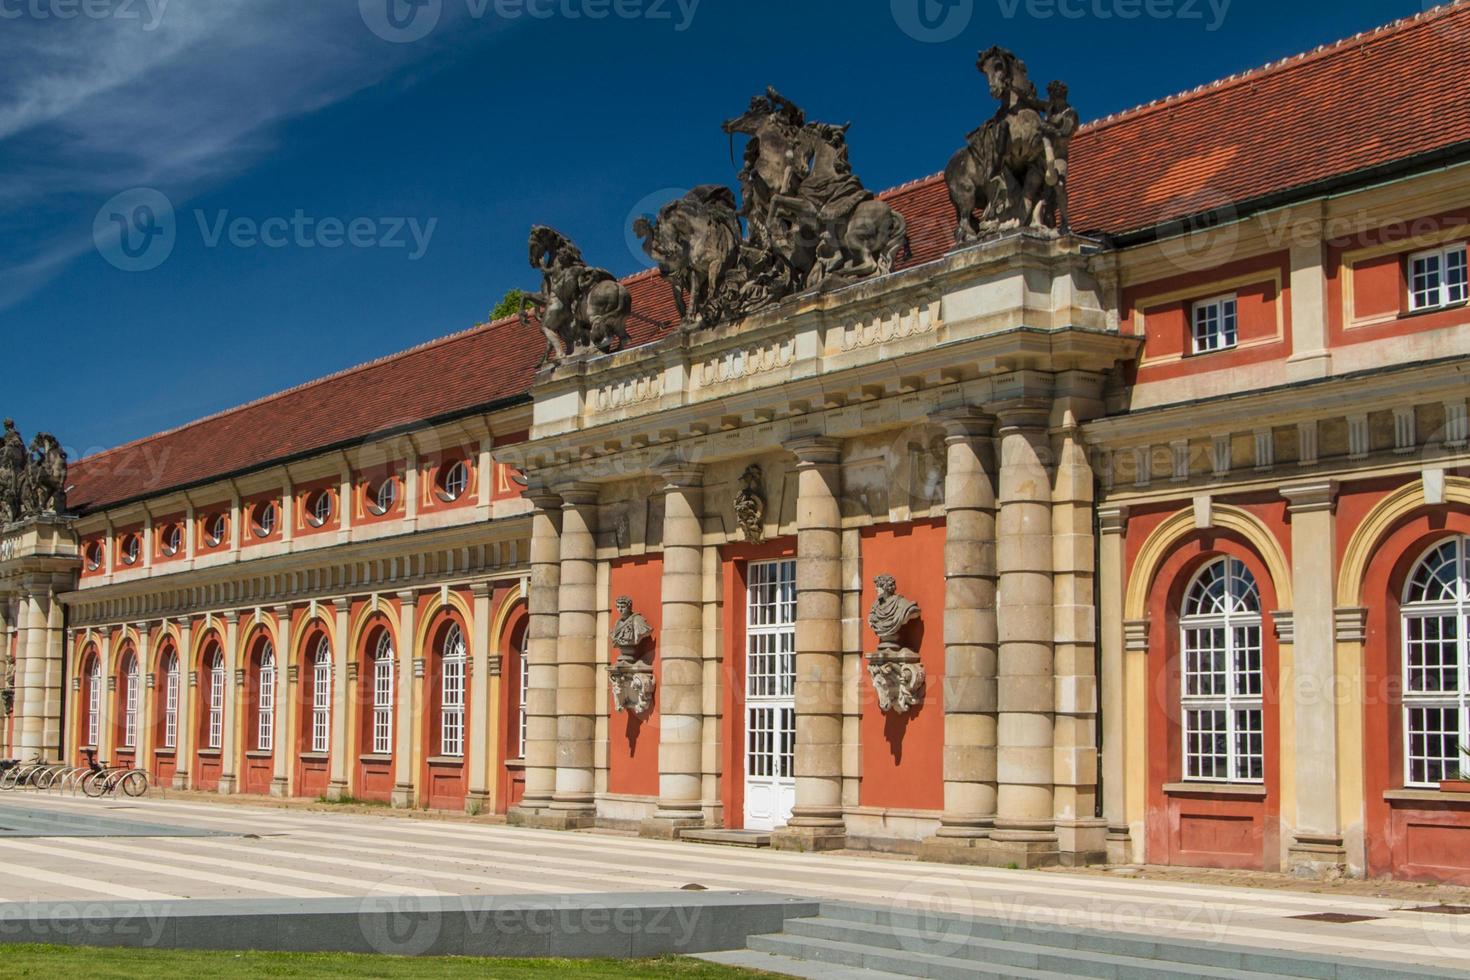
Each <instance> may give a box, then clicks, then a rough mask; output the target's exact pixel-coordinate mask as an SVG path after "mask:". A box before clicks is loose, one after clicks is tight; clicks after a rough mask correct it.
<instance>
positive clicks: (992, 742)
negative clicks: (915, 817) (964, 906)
mask: <svg viewBox="0 0 1470 980" xmlns="http://www.w3.org/2000/svg"><path fill="white" fill-rule="evenodd" d="M935 421H936V422H938V423H939V424H940V425H942V426H943V427H944V430H945V445H946V457H947V460H946V471H945V481H944V511H945V535H944V576H945V597H944V816H943V819H942V823H941V825H940V828H939V831H938V833H937V834H936V835H935V836H934V837H933V838H931V839H930V840H928V841H925V842H924V844H923V845H922V846H921V851H920V853H921V855H922V856H923V857H924V858H925V859H927V860H943V861H961V862H971V861H973V862H976V863H984V862H985V860H986V857H985V855H986V854H987V853H988V851H987V847H988V843H987V842H988V841H989V838H990V833H991V831H992V829H993V828H994V826H995V810H996V690H995V684H996V666H997V634H996V621H995V598H996V564H995V560H996V554H995V450H994V443H993V437H992V433H993V432H994V428H995V420H994V419H993V418H991V417H990V416H988V415H984V414H982V413H980V412H978V411H975V410H973V409H958V410H954V411H950V412H946V413H944V414H943V415H941V416H939V417H937V418H936V419H935Z"/></svg>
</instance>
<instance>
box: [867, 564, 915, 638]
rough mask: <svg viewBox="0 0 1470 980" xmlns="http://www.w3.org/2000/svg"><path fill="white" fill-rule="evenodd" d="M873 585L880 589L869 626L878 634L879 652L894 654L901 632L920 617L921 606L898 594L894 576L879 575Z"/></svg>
mask: <svg viewBox="0 0 1470 980" xmlns="http://www.w3.org/2000/svg"><path fill="white" fill-rule="evenodd" d="M873 584H874V585H876V586H877V587H878V599H877V601H876V602H874V603H873V611H872V612H870V613H868V625H869V626H870V627H872V629H873V632H874V633H876V634H878V650H879V652H880V653H887V652H892V651H894V650H896V649H897V648H898V645H899V644H898V634H899V632H900V631H901V630H902V629H903V628H904V627H905V626H907V625H908V624H909V623H911V622H913V621H914V620H915V619H917V618H918V617H919V604H918V603H916V602H911V601H909V600H908V599H905V598H904V597H903V596H901V595H899V594H898V583H897V582H896V581H895V580H894V578H893V576H892V575H879V576H878V577H877V578H875V579H873Z"/></svg>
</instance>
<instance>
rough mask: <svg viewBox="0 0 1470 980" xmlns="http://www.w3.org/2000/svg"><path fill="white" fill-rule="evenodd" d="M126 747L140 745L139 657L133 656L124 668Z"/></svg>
mask: <svg viewBox="0 0 1470 980" xmlns="http://www.w3.org/2000/svg"><path fill="white" fill-rule="evenodd" d="M120 747H121V748H124V749H135V748H137V747H138V658H137V657H132V658H131V659H130V660H129V661H128V665H127V667H126V668H125V669H124V670H123V740H122V745H121V746H120Z"/></svg>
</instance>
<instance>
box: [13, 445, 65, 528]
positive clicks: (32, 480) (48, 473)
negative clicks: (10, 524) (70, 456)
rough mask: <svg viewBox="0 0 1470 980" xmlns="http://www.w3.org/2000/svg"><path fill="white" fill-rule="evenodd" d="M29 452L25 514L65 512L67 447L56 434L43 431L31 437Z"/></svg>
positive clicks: (23, 492)
mask: <svg viewBox="0 0 1470 980" xmlns="http://www.w3.org/2000/svg"><path fill="white" fill-rule="evenodd" d="M30 455H31V460H30V465H29V466H28V467H26V472H25V478H24V479H23V480H22V483H21V514H22V516H26V517H39V516H40V515H42V514H62V513H65V512H66V489H67V487H66V465H67V464H66V450H64V449H62V448H61V443H59V442H57V441H56V437H55V436H53V435H51V434H50V433H47V432H42V433H38V434H37V435H36V437H35V438H34V439H32V440H31V447H30Z"/></svg>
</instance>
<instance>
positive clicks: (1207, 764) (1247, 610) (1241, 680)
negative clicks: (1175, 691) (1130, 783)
mask: <svg viewBox="0 0 1470 980" xmlns="http://www.w3.org/2000/svg"><path fill="white" fill-rule="evenodd" d="M1179 629H1180V634H1181V636H1180V641H1181V642H1180V650H1181V656H1182V658H1183V660H1182V664H1181V670H1180V673H1181V675H1182V680H1183V691H1182V694H1181V698H1180V704H1181V709H1182V713H1183V716H1184V717H1183V728H1184V778H1185V779H1186V780H1199V781H1207V782H1222V783H1224V782H1234V783H1260V782H1264V781H1265V778H1266V773H1265V733H1264V718H1265V710H1264V702H1263V695H1262V691H1263V687H1264V683H1263V673H1262V669H1261V593H1260V590H1259V589H1258V588H1257V587H1256V580H1255V577H1254V576H1252V575H1251V573H1250V570H1249V569H1248V568H1246V567H1245V565H1244V564H1243V563H1242V562H1240V561H1238V560H1236V559H1234V558H1224V559H1221V560H1219V561H1216V562H1212V563H1211V564H1209V565H1206V566H1205V568H1204V569H1203V570H1202V571H1201V572H1200V573H1199V575H1198V576H1196V577H1195V580H1194V581H1193V582H1192V583H1191V584H1190V586H1189V589H1188V591H1187V592H1186V593H1185V598H1184V609H1183V613H1182V615H1181V616H1180V620H1179Z"/></svg>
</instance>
